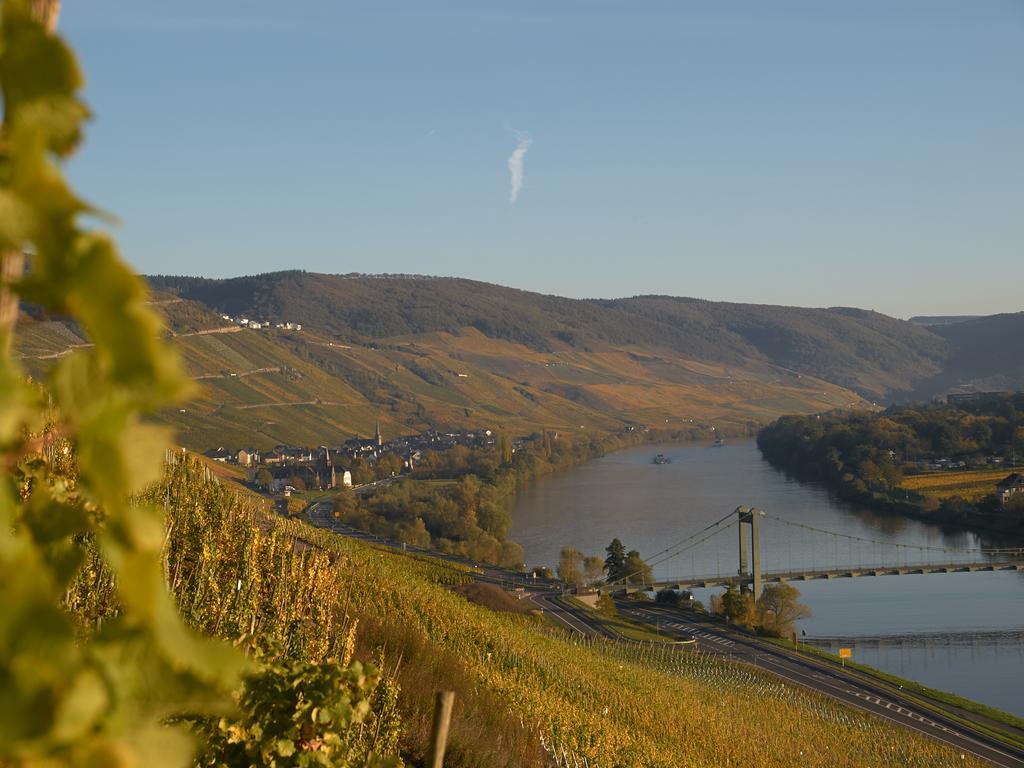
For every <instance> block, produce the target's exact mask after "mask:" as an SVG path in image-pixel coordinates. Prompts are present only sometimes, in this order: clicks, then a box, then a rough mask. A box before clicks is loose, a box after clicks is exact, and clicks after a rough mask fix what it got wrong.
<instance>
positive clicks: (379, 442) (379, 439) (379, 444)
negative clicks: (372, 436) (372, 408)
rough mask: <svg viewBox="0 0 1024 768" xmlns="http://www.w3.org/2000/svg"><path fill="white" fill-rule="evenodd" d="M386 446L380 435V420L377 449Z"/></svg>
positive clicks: (378, 423) (378, 422)
mask: <svg viewBox="0 0 1024 768" xmlns="http://www.w3.org/2000/svg"><path fill="white" fill-rule="evenodd" d="M382 445H384V438H383V437H382V436H381V434H380V420H378V421H377V447H378V448H379V447H381V446H382Z"/></svg>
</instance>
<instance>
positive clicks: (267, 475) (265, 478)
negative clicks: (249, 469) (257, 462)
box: [256, 467, 274, 491]
mask: <svg viewBox="0 0 1024 768" xmlns="http://www.w3.org/2000/svg"><path fill="white" fill-rule="evenodd" d="M273 482H274V476H273V475H272V474H271V472H270V470H269V469H267V468H266V467H260V470H259V472H257V473H256V485H258V486H259V487H260V488H262V489H264V490H266V491H269V490H270V486H271V485H272V484H273Z"/></svg>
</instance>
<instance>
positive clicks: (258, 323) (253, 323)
mask: <svg viewBox="0 0 1024 768" xmlns="http://www.w3.org/2000/svg"><path fill="white" fill-rule="evenodd" d="M221 319H222V320H226V321H228V322H229V323H234V324H235V325H238V326H241V327H242V328H252V329H253V330H254V331H258V330H262V329H267V328H278V329H280V330H283V331H301V330H302V323H272V322H270V321H269V320H250V319H249V318H247V317H232V316H231V315H221Z"/></svg>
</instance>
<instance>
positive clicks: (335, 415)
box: [19, 272, 1024, 450]
mask: <svg viewBox="0 0 1024 768" xmlns="http://www.w3.org/2000/svg"><path fill="white" fill-rule="evenodd" d="M150 282H151V284H152V285H153V286H154V288H155V289H156V293H155V296H154V299H153V304H154V306H155V307H156V308H157V309H158V310H159V311H160V312H161V313H162V314H163V316H164V318H165V320H166V323H167V328H168V333H169V335H171V336H172V337H173V339H174V342H175V344H176V346H177V348H178V349H179V351H180V353H181V355H182V357H183V359H184V362H185V365H186V368H187V370H188V371H189V373H190V375H191V376H192V377H193V379H194V380H195V381H196V383H197V385H198V386H197V391H196V395H195V397H194V398H193V399H192V400H191V401H190V402H189V403H187V404H185V405H184V406H183V407H182V408H180V409H173V410H169V411H165V412H163V413H162V414H160V417H159V418H160V420H161V421H163V422H164V423H166V424H168V425H170V426H173V427H174V428H175V429H176V431H177V432H178V435H179V439H180V441H181V442H182V443H183V444H185V445H186V446H188V447H190V448H195V449H200V450H203V449H206V448H210V447H213V446H217V445H228V446H240V445H244V444H252V445H255V446H256V447H260V448H269V447H272V446H273V445H275V444H278V443H315V444H321V443H324V444H332V445H333V444H338V443H339V442H342V441H343V440H345V439H347V438H349V437H352V436H353V435H362V436H367V435H370V434H372V433H373V430H374V425H375V423H376V422H377V421H378V420H379V421H380V422H381V426H382V429H383V430H384V432H385V434H387V435H395V434H398V433H408V432H411V431H419V430H422V429H426V428H430V427H453V428H454V427H472V428H476V427H482V426H486V427H488V428H497V429H502V430H508V431H513V432H518V433H529V432H532V431H537V430H539V429H542V428H552V429H557V430H560V431H575V432H581V431H584V432H585V431H586V430H596V431H599V432H609V431H618V430H621V429H623V428H624V427H628V426H630V425H647V426H651V427H655V428H660V429H663V430H666V431H667V432H670V433H675V434H687V435H694V436H699V435H701V434H710V430H709V428H710V426H712V425H714V426H715V427H716V428H717V429H719V430H724V431H726V432H729V433H733V434H746V433H751V432H752V431H753V430H754V429H755V428H756V427H757V426H758V425H760V424H763V423H766V422H767V421H770V420H771V419H774V418H777V417H778V416H781V415H785V414H788V413H811V412H817V411H823V410H830V409H834V408H847V407H851V406H853V407H865V406H867V405H868V402H869V401H880V400H883V399H895V400H898V399H905V398H907V397H922V398H927V397H930V396H931V395H932V394H934V393H935V392H938V391H945V389H948V388H951V387H955V386H958V385H961V384H963V383H966V382H974V381H977V382H981V383H989V384H992V385H993V386H999V387H1002V386H1007V387H1012V386H1014V385H1015V382H1017V381H1019V380H1020V379H1024V375H1022V374H1024V366H1022V362H1024V354H1022V353H1021V351H1020V349H1019V347H1020V344H1021V342H1020V339H1022V338H1024V334H1021V333H1018V332H1016V329H1017V328H1018V327H1019V326H1020V325H1021V318H1022V315H1008V316H997V317H995V318H981V319H978V320H972V321H966V322H962V323H959V324H956V325H951V326H944V327H940V328H930V329H928V328H923V327H919V326H915V325H912V324H910V323H907V322H904V321H900V320H896V319H893V318H890V317H886V316H884V315H880V314H878V313H874V312H866V311H862V310H857V309H844V308H833V309H805V308H796V307H774V306H763V305H747V304H729V303H723V302H707V301H701V300H697V299H686V298H672V297H666V296H641V297H634V298H628V299H613V300H575V299H566V298H561V297H556V296H544V295H541V294H535V293H529V292H526V291H520V290H515V289H511V288H504V287H501V286H495V285H488V284H485V283H478V282H473V281H469V280H459V279H447V278H418V277H408V276H399V277H366V276H338V275H314V274H308V273H304V272H279V273H273V274H267V275H257V276H253V277H243V278H235V279H230V280H207V279H202V278H181V277H154V278H150ZM222 314H227V315H230V316H231V317H234V318H240V317H250V318H251V319H254V320H256V319H258V320H262V321H269V322H270V323H271V326H272V327H270V328H262V329H260V330H258V331H254V330H251V329H248V328H242V327H240V326H239V325H238V324H236V323H235V322H232V321H227V320H224V319H223V318H222V316H221V315H222ZM277 323H292V324H293V325H294V324H301V325H302V330H296V329H294V328H293V329H287V328H276V327H273V326H276V324H277ZM1014 333H1016V336H1014V335H1013V334H1014ZM1006 338H1010V339H1011V341H1009V342H1005V341H1000V340H1001V339H1006ZM87 343H88V341H87V340H86V339H85V338H84V337H83V336H82V334H81V332H80V330H78V329H77V328H76V327H74V326H73V325H69V324H67V323H65V322H62V321H61V320H60V319H54V318H46V317H30V316H28V315H25V316H23V318H22V322H21V329H20V331H19V352H20V354H21V355H22V357H23V363H24V364H25V365H26V367H28V369H29V370H30V372H32V373H33V374H36V375H39V374H41V373H43V372H44V371H45V370H46V369H47V368H48V367H49V366H50V365H52V364H53V363H54V362H55V361H57V360H59V359H60V358H61V357H62V356H63V355H64V354H66V353H67V352H68V351H69V350H71V349H74V348H76V347H79V346H82V345H85V344H87ZM1014 345H1016V346H1014ZM979 372H980V377H979V375H976V374H978V373H979ZM1000 377H1001V378H1000Z"/></svg>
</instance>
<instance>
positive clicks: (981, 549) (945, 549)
mask: <svg viewBox="0 0 1024 768" xmlns="http://www.w3.org/2000/svg"><path fill="white" fill-rule="evenodd" d="M764 517H766V518H769V519H771V520H775V521H777V522H780V523H784V524H785V525H791V526H793V527H795V528H804V529H806V530H808V531H813V532H815V533H824V534H827V535H829V536H839V537H842V538H844V539H852V540H854V541H863V542H866V543H868V544H878V545H880V546H884V547H902V548H906V549H919V550H928V551H931V552H945V553H950V552H953V553H956V554H983V555H1018V556H1019V555H1021V554H1024V549H1022V548H1019V547H1018V548H1009V547H1008V548H1004V549H994V548H993V549H986V548H984V547H979V548H977V549H957V548H954V547H936V546H931V545H928V544H900V543H898V542H892V541H881V540H880V539H869V538H865V537H864V536H854V535H853V534H849V533H836V532H835V531H829V530H826V529H824V528H816V527H815V526H813V525H807V524H806V523H796V522H793V521H792V520H786V519H785V518H782V517H777V516H776V515H770V514H768V513H767V512H765V513H764Z"/></svg>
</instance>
